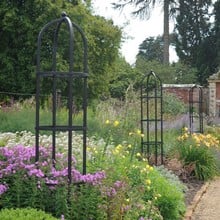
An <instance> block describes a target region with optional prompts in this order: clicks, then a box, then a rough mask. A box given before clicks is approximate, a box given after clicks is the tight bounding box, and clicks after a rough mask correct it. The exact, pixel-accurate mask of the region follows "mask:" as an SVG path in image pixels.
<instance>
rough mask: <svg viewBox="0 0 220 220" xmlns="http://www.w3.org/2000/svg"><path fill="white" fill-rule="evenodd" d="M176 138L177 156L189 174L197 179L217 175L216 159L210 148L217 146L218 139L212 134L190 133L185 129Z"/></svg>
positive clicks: (205, 178)
mask: <svg viewBox="0 0 220 220" xmlns="http://www.w3.org/2000/svg"><path fill="white" fill-rule="evenodd" d="M178 140H179V141H180V143H179V144H178V146H177V151H178V153H179V158H180V160H181V161H182V162H183V165H184V166H186V167H188V168H189V170H190V175H195V177H196V178H198V179H199V180H208V179H212V178H213V177H214V176H216V175H217V173H218V168H217V161H216V157H215V155H214V154H213V151H212V148H215V147H218V145H219V141H218V140H217V139H216V138H215V137H214V136H212V135H210V134H207V135H203V134H196V133H193V134H192V135H190V134H189V133H188V132H187V129H185V132H184V133H183V135H181V136H180V137H179V138H178Z"/></svg>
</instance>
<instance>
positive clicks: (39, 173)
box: [28, 169, 44, 177]
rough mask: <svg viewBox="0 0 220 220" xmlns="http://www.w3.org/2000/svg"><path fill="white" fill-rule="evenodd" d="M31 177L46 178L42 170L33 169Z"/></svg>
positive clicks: (30, 173) (29, 173) (30, 172)
mask: <svg viewBox="0 0 220 220" xmlns="http://www.w3.org/2000/svg"><path fill="white" fill-rule="evenodd" d="M28 175H29V176H36V177H44V173H43V172H42V170H40V169H32V170H30V171H29V172H28Z"/></svg>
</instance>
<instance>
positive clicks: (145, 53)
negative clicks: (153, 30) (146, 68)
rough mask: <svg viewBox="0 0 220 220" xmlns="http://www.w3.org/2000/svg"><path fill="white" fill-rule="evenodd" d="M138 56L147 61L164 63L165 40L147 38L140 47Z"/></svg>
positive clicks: (158, 37)
mask: <svg viewBox="0 0 220 220" xmlns="http://www.w3.org/2000/svg"><path fill="white" fill-rule="evenodd" d="M137 56H140V57H142V58H143V59H145V60H147V61H153V60H156V61H158V62H160V63H163V39H162V37H161V36H157V37H155V38H154V37H149V38H146V39H145V40H144V41H143V42H142V43H141V44H140V45H139V52H138V54H137Z"/></svg>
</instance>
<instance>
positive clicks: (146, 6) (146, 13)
mask: <svg viewBox="0 0 220 220" xmlns="http://www.w3.org/2000/svg"><path fill="white" fill-rule="evenodd" d="M161 2H162V3H163V12H164V21H163V24H164V29H163V41H164V50H163V63H164V64H169V20H170V19H169V17H170V11H172V10H170V8H171V4H172V3H173V4H174V3H175V1H174V0H163V1H162V0H118V2H116V3H114V4H113V5H114V7H115V8H119V9H122V8H123V7H124V6H126V5H134V6H135V7H136V10H134V11H133V13H132V14H134V15H136V16H138V17H140V18H141V19H144V18H149V17H150V14H151V11H152V9H153V8H154V6H155V5H156V3H161Z"/></svg>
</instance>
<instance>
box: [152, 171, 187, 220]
mask: <svg viewBox="0 0 220 220" xmlns="http://www.w3.org/2000/svg"><path fill="white" fill-rule="evenodd" d="M149 178H150V179H151V182H152V184H151V187H152V191H154V192H156V194H157V195H160V196H158V197H157V200H156V201H155V204H156V206H157V207H158V208H159V210H160V213H161V215H162V216H163V219H167V220H177V219H181V218H182V217H183V215H184V213H185V203H184V193H183V191H181V190H180V187H179V185H177V184H176V183H174V182H173V181H171V180H170V179H167V178H165V177H164V176H163V175H162V174H161V173H160V172H158V171H157V170H156V169H155V171H154V172H150V173H149Z"/></svg>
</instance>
